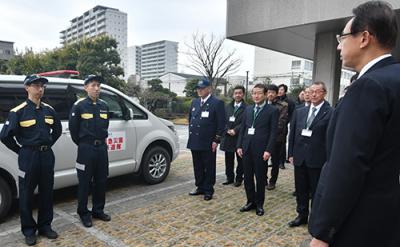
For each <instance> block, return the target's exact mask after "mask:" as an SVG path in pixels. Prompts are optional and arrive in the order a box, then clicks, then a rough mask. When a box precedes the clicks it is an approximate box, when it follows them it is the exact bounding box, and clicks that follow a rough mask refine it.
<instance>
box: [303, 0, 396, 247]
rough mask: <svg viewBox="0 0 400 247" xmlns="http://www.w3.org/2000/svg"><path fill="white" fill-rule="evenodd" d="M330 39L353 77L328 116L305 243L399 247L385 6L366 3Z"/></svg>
mask: <svg viewBox="0 0 400 247" xmlns="http://www.w3.org/2000/svg"><path fill="white" fill-rule="evenodd" d="M353 14H354V16H353V17H352V18H351V19H350V20H349V21H348V22H347V24H346V26H345V27H344V30H343V33H342V34H341V35H338V41H339V45H338V50H339V51H340V55H341V58H342V61H343V65H344V66H346V67H349V68H353V69H354V70H355V71H356V72H358V73H359V76H358V79H357V80H355V81H354V82H353V83H352V84H351V85H350V86H349V88H348V91H347V93H346V95H345V96H344V97H343V99H342V100H341V102H340V103H339V104H338V106H337V108H336V109H335V110H334V113H333V115H332V118H331V122H330V124H329V127H328V130H327V152H328V153H327V162H326V164H325V165H324V167H323V168H322V172H321V177H320V180H319V184H318V188H317V192H316V194H315V197H314V203H313V207H312V211H311V216H310V222H309V230H310V233H311V235H312V236H313V237H314V238H313V239H312V241H311V243H310V246H312V247H315V246H324V247H326V246H338V247H341V246H363V247H369V246H371V247H372V246H374V247H375V246H386V247H395V246H400V239H399V232H400V211H399V210H400V184H399V172H400V155H399V150H400V142H399V137H400V127H399V126H400V65H399V64H396V63H395V60H394V59H393V57H392V56H391V54H390V53H391V51H392V49H393V47H394V46H395V44H396V36H397V35H398V24H397V23H396V14H395V12H394V11H393V9H392V8H391V6H389V4H387V3H385V2H381V1H371V2H366V3H363V4H361V5H359V6H358V7H356V8H355V9H353Z"/></svg>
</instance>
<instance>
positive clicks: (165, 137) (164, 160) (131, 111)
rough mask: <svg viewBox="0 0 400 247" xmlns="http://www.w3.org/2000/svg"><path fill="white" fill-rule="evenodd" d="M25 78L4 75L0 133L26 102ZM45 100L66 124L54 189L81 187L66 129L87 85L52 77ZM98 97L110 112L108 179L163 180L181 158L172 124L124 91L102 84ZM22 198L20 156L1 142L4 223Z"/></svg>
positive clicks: (0, 188) (0, 198) (0, 203)
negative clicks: (127, 176) (11, 113)
mask: <svg viewBox="0 0 400 247" xmlns="http://www.w3.org/2000/svg"><path fill="white" fill-rule="evenodd" d="M24 79H25V76H15V75H0V129H1V128H2V127H3V124H4V122H5V120H6V119H7V116H8V112H9V110H10V109H12V108H13V107H15V106H17V105H19V104H20V103H22V102H23V101H25V100H26V97H27V93H26V91H25V89H24V86H23V81H24ZM47 79H48V80H49V83H48V84H47V87H46V90H45V93H44V96H43V99H42V100H43V102H46V103H48V104H50V105H51V106H52V107H54V109H55V110H56V112H57V114H58V115H59V117H60V119H61V122H62V127H63V129H62V135H61V137H60V139H58V141H57V142H56V144H55V145H54V146H53V151H54V153H55V157H56V162H55V175H54V176H55V179H54V189H59V188H63V187H67V186H71V185H76V184H77V183H78V179H77V175H76V170H75V163H76V162H75V159H76V151H77V146H76V145H75V144H74V143H73V142H72V140H71V136H70V133H69V131H68V115H69V111H70V109H71V106H72V104H73V103H74V102H75V101H76V100H77V99H79V98H81V97H86V92H85V91H84V89H83V81H82V80H76V79H64V78H54V77H48V78H47ZM100 98H101V99H103V100H105V101H106V102H107V103H108V106H109V109H110V126H109V137H108V139H107V144H108V149H109V162H110V166H109V177H114V176H118V175H122V174H128V173H140V174H141V175H142V176H143V178H144V180H145V181H146V182H147V183H149V184H156V183H160V182H162V181H164V179H165V178H166V177H167V175H168V173H169V169H170V164H171V162H172V161H173V160H174V159H175V158H176V157H177V156H178V153H179V139H178V136H177V133H176V131H175V128H174V125H173V124H172V123H171V122H170V121H167V120H164V119H160V118H158V117H156V116H155V115H153V114H152V113H151V112H149V111H148V110H147V109H145V108H144V107H142V106H141V105H139V104H137V103H135V102H134V101H133V100H132V99H131V98H129V97H128V96H127V95H125V94H123V93H121V92H120V91H118V90H116V89H114V88H112V87H109V86H107V85H102V91H101V94H100ZM16 198H18V159H17V155H16V154H15V153H14V152H12V151H11V150H9V149H8V148H7V147H6V146H5V145H4V144H2V143H0V220H1V219H2V218H4V217H5V216H6V215H7V213H8V212H9V210H10V207H11V205H12V203H13V201H14V199H16Z"/></svg>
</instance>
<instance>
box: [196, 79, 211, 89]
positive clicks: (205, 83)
mask: <svg viewBox="0 0 400 247" xmlns="http://www.w3.org/2000/svg"><path fill="white" fill-rule="evenodd" d="M210 85H211V84H210V82H209V81H207V80H200V81H199V82H197V85H196V88H206V87H208V86H210Z"/></svg>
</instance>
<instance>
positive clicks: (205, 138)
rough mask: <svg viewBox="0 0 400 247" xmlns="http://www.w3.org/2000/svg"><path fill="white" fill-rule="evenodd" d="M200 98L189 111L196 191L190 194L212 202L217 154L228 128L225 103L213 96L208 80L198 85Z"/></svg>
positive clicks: (190, 141)
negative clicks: (226, 125)
mask: <svg viewBox="0 0 400 247" xmlns="http://www.w3.org/2000/svg"><path fill="white" fill-rule="evenodd" d="M197 94H198V95H199V98H197V99H194V100H193V101H192V104H191V106H190V112H189V140H188V144H187V148H189V149H190V150H191V151H192V158H193V168H194V178H195V181H196V182H195V184H196V189H194V190H193V191H191V192H190V193H189V195H192V196H195V195H202V194H203V195H204V200H206V201H209V200H211V199H212V197H213V194H214V184H215V176H216V174H215V173H216V154H217V146H218V143H219V142H220V138H221V135H222V132H223V130H224V127H225V109H224V102H223V101H221V100H219V99H217V98H215V97H214V96H213V95H211V84H210V82H209V81H207V80H201V81H199V82H198V83H197Z"/></svg>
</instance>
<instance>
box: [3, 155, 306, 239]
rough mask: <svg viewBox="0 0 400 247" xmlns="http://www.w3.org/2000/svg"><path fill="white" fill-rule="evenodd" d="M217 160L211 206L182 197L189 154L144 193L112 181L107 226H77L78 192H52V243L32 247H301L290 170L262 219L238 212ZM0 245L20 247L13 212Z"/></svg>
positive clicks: (240, 194) (237, 198)
mask: <svg viewBox="0 0 400 247" xmlns="http://www.w3.org/2000/svg"><path fill="white" fill-rule="evenodd" d="M222 162H223V159H222V156H220V155H219V157H218V166H217V184H216V188H215V194H214V199H213V200H211V201H209V202H206V201H204V200H203V198H202V197H192V196H188V195H187V193H188V192H189V191H190V190H191V189H192V188H193V184H194V181H193V171H192V165H191V156H190V153H189V152H185V151H183V152H181V154H180V156H179V158H178V159H177V160H176V161H175V162H174V163H173V164H172V168H171V172H170V175H169V176H168V178H167V180H166V181H165V182H163V183H162V184H158V185H153V186H148V185H145V184H143V183H141V182H138V179H136V178H134V177H132V176H130V175H128V176H123V177H118V178H114V179H111V180H110V183H109V189H108V192H107V204H106V211H107V212H109V213H110V214H111V215H112V221H111V222H108V223H104V222H100V221H96V220H95V221H94V227H92V228H84V227H82V226H81V224H80V222H79V219H78V217H77V214H76V213H75V211H76V199H75V194H76V188H75V187H74V188H68V189H64V190H59V191H57V192H56V193H55V215H54V222H53V227H54V228H55V229H56V230H57V231H58V232H59V234H60V237H59V238H58V239H57V240H47V239H44V238H42V237H40V238H39V239H38V245H37V246H122V247H123V246H266V247H275V246H276V247H281V246H282V247H283V246H287V247H292V246H299V245H300V243H301V242H302V241H303V240H304V239H307V238H308V234H307V229H306V227H300V228H296V229H289V228H288V227H287V222H289V221H290V220H291V219H293V218H294V217H295V216H296V214H295V199H294V197H292V195H291V193H292V191H293V170H292V169H291V168H290V167H289V165H287V166H288V167H289V169H286V170H281V173H280V177H279V180H278V185H277V188H276V189H275V190H274V191H267V194H266V202H265V210H266V214H265V215H264V216H263V217H259V216H256V214H255V212H254V211H252V212H247V213H240V212H239V208H240V207H241V206H242V205H243V204H244V203H245V202H246V199H245V193H244V188H243V186H241V187H239V188H236V187H233V186H222V185H220V184H221V182H222V181H224V179H225V176H224V173H223V171H224V166H223V165H222ZM0 245H1V246H23V237H22V235H21V233H20V231H19V219H18V212H17V210H15V212H14V213H13V214H12V215H11V216H10V217H9V218H8V219H7V220H6V221H5V222H3V223H2V224H1V225H0Z"/></svg>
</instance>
